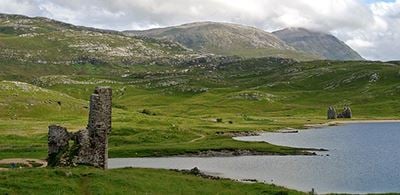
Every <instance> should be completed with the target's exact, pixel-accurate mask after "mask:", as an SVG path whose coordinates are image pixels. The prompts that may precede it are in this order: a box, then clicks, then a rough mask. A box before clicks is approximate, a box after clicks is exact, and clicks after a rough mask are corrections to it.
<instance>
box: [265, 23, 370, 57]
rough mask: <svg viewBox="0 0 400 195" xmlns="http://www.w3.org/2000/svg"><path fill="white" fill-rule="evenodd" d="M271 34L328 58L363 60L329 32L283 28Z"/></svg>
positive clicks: (293, 45)
mask: <svg viewBox="0 0 400 195" xmlns="http://www.w3.org/2000/svg"><path fill="white" fill-rule="evenodd" d="M272 34H274V35H276V36H277V37H279V38H280V39H281V40H283V41H284V42H285V43H287V44H288V45H290V46H292V47H294V48H295V49H297V50H299V51H303V52H307V53H312V54H315V55H319V56H322V57H323V58H326V59H329V60H364V58H363V57H361V56H360V54H358V53H357V52H356V51H354V50H353V49H352V48H351V47H350V46H348V45H347V44H346V43H344V42H343V41H341V40H340V39H338V38H337V37H335V36H333V35H332V34H329V33H324V32H320V31H314V30H309V29H306V28H293V27H292V28H285V29H281V30H278V31H275V32H272Z"/></svg>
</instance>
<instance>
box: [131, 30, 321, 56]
mask: <svg viewBox="0 0 400 195" xmlns="http://www.w3.org/2000/svg"><path fill="white" fill-rule="evenodd" d="M124 33H125V34H126V35H130V36H144V37H151V38H156V39H161V40H169V41H174V42H178V43H180V44H182V45H183V46H185V47H187V48H190V49H193V50H195V51H199V52H205V53H215V54H221V55H238V56H241V57H266V56H276V57H288V58H294V59H300V60H304V59H317V58H318V56H313V55H308V54H306V53H303V52H298V51H296V50H295V49H294V48H293V47H291V46H288V45H287V44H285V43H284V42H283V41H282V40H280V39H279V38H277V37H276V36H275V35H273V34H272V33H269V32H266V31H263V30H261V29H257V28H254V27H249V26H243V25H239V24H231V23H217V22H197V23H190V24H184V25H181V26H173V27H167V28H158V29H150V30H144V31H124Z"/></svg>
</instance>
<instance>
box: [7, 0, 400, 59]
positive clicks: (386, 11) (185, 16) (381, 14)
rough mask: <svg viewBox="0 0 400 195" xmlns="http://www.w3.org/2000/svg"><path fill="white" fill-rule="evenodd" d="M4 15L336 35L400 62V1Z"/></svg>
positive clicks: (166, 1)
mask: <svg viewBox="0 0 400 195" xmlns="http://www.w3.org/2000/svg"><path fill="white" fill-rule="evenodd" d="M0 12H1V13H14V14H24V15H28V16H45V17H49V18H53V19H56V20H61V21H64V22H69V23H72V24H77V25H84V26H91V27H98V28H107V29H115V30H133V29H147V28H154V27H164V26H170V25H178V24H182V23H188V22H194V21H222V22H234V23H240V24H246V25H251V26H256V27H259V28H262V29H264V30H266V31H274V30H278V29H281V28H285V27H305V28H310V29H314V30H319V31H324V32H330V33H332V34H334V35H336V36H337V37H339V38H340V39H341V40H343V41H345V42H346V43H347V44H349V45H350V46H351V47H352V48H353V49H355V50H356V51H358V52H359V53H360V54H361V55H362V56H363V57H365V58H367V59H371V60H392V59H400V52H399V51H400V0H0Z"/></svg>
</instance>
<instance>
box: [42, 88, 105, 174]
mask: <svg viewBox="0 0 400 195" xmlns="http://www.w3.org/2000/svg"><path fill="white" fill-rule="evenodd" d="M111 104H112V90H111V88H109V87H96V89H95V91H94V93H93V94H92V95H91V97H90V111H89V119H88V125H87V127H86V129H82V130H80V131H78V132H76V133H68V131H67V130H66V128H64V127H60V126H57V125H51V126H49V140H48V146H49V151H48V161H49V162H52V163H49V166H73V165H77V164H86V165H93V166H96V167H102V168H107V159H108V134H109V133H110V132H111V114H112V108H111V106H112V105H111ZM70 140H72V141H73V144H72V146H70V145H69V141H70Z"/></svg>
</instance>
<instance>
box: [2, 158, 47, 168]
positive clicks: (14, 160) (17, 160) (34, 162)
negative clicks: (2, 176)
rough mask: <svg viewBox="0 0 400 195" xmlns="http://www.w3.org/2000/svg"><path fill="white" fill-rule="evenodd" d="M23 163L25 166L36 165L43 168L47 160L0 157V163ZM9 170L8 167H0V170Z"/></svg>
mask: <svg viewBox="0 0 400 195" xmlns="http://www.w3.org/2000/svg"><path fill="white" fill-rule="evenodd" d="M12 163H15V164H23V165H25V166H27V167H36V168H43V167H46V166H47V162H46V161H45V160H40V159H31V158H8V159H2V160H0V165H1V164H3V165H4V164H5V165H9V164H12ZM6 170H9V169H8V168H0V171H6Z"/></svg>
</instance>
